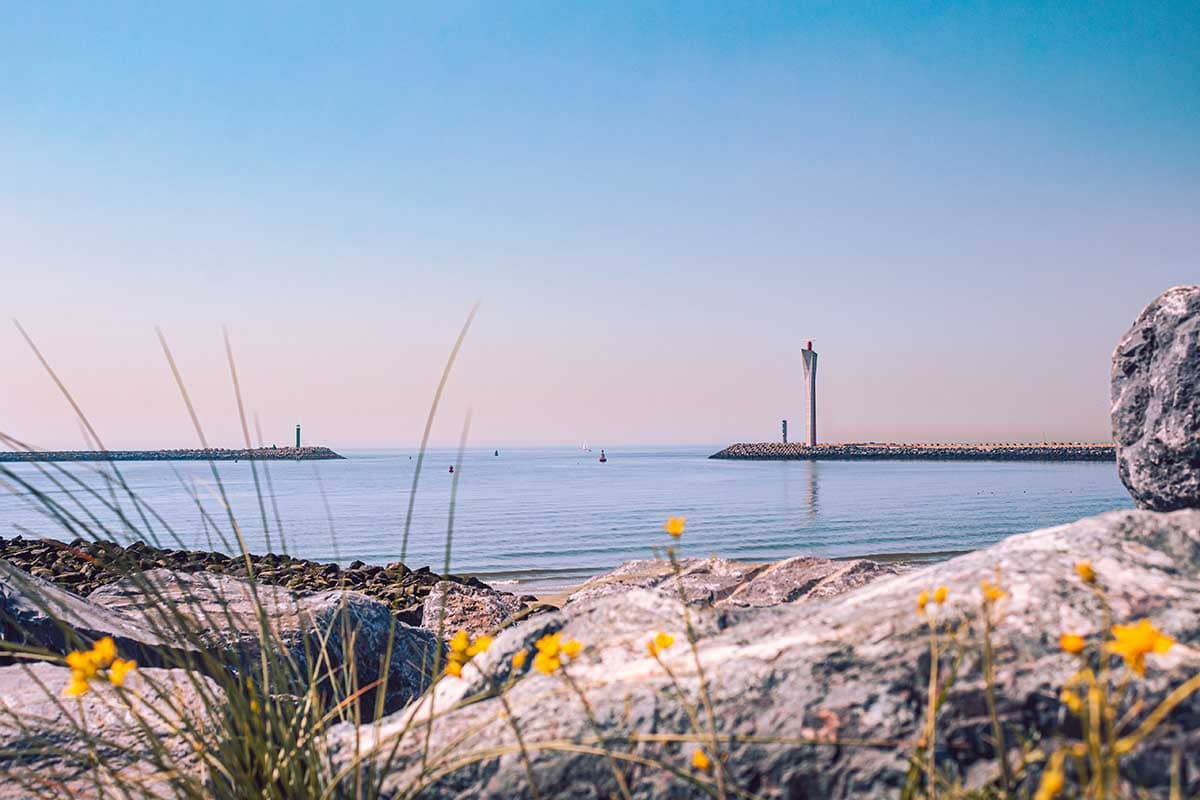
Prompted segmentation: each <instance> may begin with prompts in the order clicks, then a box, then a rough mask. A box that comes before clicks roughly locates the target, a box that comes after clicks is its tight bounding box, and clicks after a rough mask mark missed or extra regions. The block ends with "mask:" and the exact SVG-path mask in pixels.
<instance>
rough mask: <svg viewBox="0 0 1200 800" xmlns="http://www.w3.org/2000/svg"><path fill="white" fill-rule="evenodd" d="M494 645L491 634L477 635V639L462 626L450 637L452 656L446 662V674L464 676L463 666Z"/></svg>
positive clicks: (457, 676)
mask: <svg viewBox="0 0 1200 800" xmlns="http://www.w3.org/2000/svg"><path fill="white" fill-rule="evenodd" d="M491 646H492V637H491V636H476V637H475V641H471V637H470V636H469V635H467V632H466V631H465V630H462V629H461V628H460V629H459V630H458V632H457V633H455V634H454V636H452V637H451V638H450V656H449V659H450V660H449V662H448V663H447V664H446V674H447V675H453V676H454V677H456V678H461V677H462V668H463V667H464V666H465V665H466V663H467V662H468V661H470V660H471V659H472V658H474V657H475V656H477V655H479V654H480V653H482V652H485V651H486V650H487V649H488V648H489V647H491Z"/></svg>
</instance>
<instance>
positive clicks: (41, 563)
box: [0, 536, 535, 625]
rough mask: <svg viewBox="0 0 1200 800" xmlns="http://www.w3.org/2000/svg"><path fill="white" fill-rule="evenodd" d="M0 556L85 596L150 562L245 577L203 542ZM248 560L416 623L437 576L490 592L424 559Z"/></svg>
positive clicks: (266, 571)
mask: <svg viewBox="0 0 1200 800" xmlns="http://www.w3.org/2000/svg"><path fill="white" fill-rule="evenodd" d="M0 558H3V559H5V560H6V561H8V562H9V563H10V564H12V565H13V566H15V567H17V568H19V569H21V570H24V571H25V572H28V573H30V574H31V575H34V576H36V577H39V578H43V579H45V580H48V581H50V582H51V583H54V584H56V585H58V586H60V587H62V588H64V589H66V590H68V591H70V592H73V593H75V594H77V595H84V596H85V595H88V594H90V593H91V592H93V591H94V590H96V589H98V588H100V587H101V586H107V585H108V584H112V583H116V582H117V581H119V580H121V579H122V578H124V577H126V576H128V575H130V574H133V573H137V572H144V571H146V570H152V569H168V570H172V571H174V572H184V573H198V572H206V573H210V574H214V575H227V576H230V577H235V578H245V577H246V560H245V559H244V558H242V557H241V556H237V557H234V556H227V555H225V554H223V553H210V552H207V551H203V550H166V549H159V548H156V547H151V546H150V545H147V544H144V543H142V542H134V543H133V544H131V545H129V546H128V547H122V546H121V545H119V544H115V543H114V542H92V541H87V540H84V539H76V540H75V541H73V542H71V543H70V544H66V543H63V542H60V541H57V540H55V539H23V538H21V537H20V536H17V537H15V538H12V539H5V538H3V537H0ZM250 563H251V565H252V566H253V569H254V576H255V579H256V580H257V581H258V582H259V583H264V584H270V585H275V586H282V587H285V588H288V589H291V590H292V591H293V592H295V593H296V594H297V595H300V596H304V595H308V594H312V593H315V592H320V591H323V590H326V589H347V590H351V591H356V592H361V593H362V594H365V595H367V596H368V597H372V598H374V599H376V600H379V601H381V602H382V603H384V604H385V605H387V606H388V608H390V609H391V611H392V613H393V614H394V615H395V616H396V617H397V618H398V619H399V620H400V621H401V622H405V623H407V624H409V625H420V624H421V622H422V616H423V613H424V605H425V599H426V598H427V597H428V596H429V595H430V593H431V592H433V590H434V587H435V586H436V585H437V584H439V583H441V582H443V581H445V582H448V583H451V584H457V585H459V586H461V587H463V588H464V589H466V590H472V591H474V590H486V591H487V592H488V593H492V592H493V590H491V588H490V587H488V586H487V584H485V583H483V582H482V581H480V580H479V579H477V578H470V577H463V576H459V575H439V574H437V573H435V572H433V571H431V570H430V568H429V567H421V568H419V569H410V568H408V567H407V566H405V565H404V564H402V563H400V562H399V561H396V562H393V563H391V564H388V565H387V566H383V567H380V566H377V565H373V564H365V563H363V562H362V561H355V562H353V563H351V564H350V565H349V566H347V567H342V566H339V565H338V564H322V563H318V562H315V561H307V560H305V559H302V558H293V557H291V556H286V555H276V554H274V553H268V554H266V555H251V556H250ZM495 594H498V595H503V596H505V597H508V598H510V601H511V602H512V603H514V604H515V605H516V606H517V607H518V608H519V607H521V606H524V605H527V604H530V603H533V602H535V599H534V598H533V597H531V596H525V597H516V596H514V595H511V594H509V593H506V592H496V593H495Z"/></svg>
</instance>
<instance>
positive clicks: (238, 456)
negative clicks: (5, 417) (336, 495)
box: [0, 447, 346, 463]
mask: <svg viewBox="0 0 1200 800" xmlns="http://www.w3.org/2000/svg"><path fill="white" fill-rule="evenodd" d="M345 458H346V457H345V456H343V455H340V454H338V453H335V452H334V451H333V450H330V449H329V448H328V447H251V448H235V449H232V450H230V449H226V448H223V447H210V448H208V449H201V448H198V449H190V450H188V449H183V450H15V451H0V463H2V462H7V463H20V462H23V461H33V462H46V461H332V460H337V459H343V460H344V459H345Z"/></svg>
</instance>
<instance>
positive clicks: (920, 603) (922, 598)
mask: <svg viewBox="0 0 1200 800" xmlns="http://www.w3.org/2000/svg"><path fill="white" fill-rule="evenodd" d="M927 605H929V592H928V591H922V592H921V593H920V594H919V595H917V613H918V614H924V613H925V606H927Z"/></svg>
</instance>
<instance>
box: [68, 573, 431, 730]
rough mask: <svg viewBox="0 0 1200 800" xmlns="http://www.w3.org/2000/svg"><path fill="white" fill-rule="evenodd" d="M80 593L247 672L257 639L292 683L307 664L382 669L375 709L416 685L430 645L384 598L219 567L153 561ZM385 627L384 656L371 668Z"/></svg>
mask: <svg viewBox="0 0 1200 800" xmlns="http://www.w3.org/2000/svg"><path fill="white" fill-rule="evenodd" d="M88 599H89V600H90V601H91V602H93V603H95V604H96V605H99V606H103V607H105V608H107V609H111V610H112V611H115V612H117V613H119V614H120V615H122V616H123V617H125V618H128V619H133V620H136V621H138V622H139V623H140V624H141V625H142V626H144V627H146V628H150V629H152V630H161V631H179V630H181V629H183V630H188V631H189V632H190V638H191V639H192V640H194V641H195V642H197V643H198V645H199V646H201V647H203V648H205V649H206V650H210V651H214V652H217V653H220V654H221V656H222V658H223V659H224V660H227V661H229V662H231V663H232V664H234V665H236V666H237V667H238V669H239V671H241V672H243V673H244V674H247V675H255V674H256V673H257V669H256V668H257V665H258V664H259V662H260V658H261V654H262V653H263V651H264V639H265V640H266V644H267V648H266V649H267V650H268V652H269V653H278V654H282V659H281V663H282V664H283V665H290V669H284V670H282V672H283V674H284V675H285V676H286V677H288V678H290V679H291V680H292V681H294V682H295V683H296V684H298V685H299V686H300V687H303V686H304V685H305V684H306V682H307V680H308V678H307V675H308V673H309V670H310V668H312V667H314V666H319V668H320V669H321V671H322V673H326V675H327V680H328V681H334V682H336V683H337V684H338V685H347V684H346V683H345V682H346V680H347V677H346V675H345V672H344V670H345V669H346V668H347V667H348V666H349V665H350V664H351V663H353V664H354V666H355V676H354V681H356V683H355V684H354V685H356V686H357V687H366V686H369V685H371V684H372V683H374V682H375V681H376V680H378V679H382V678H385V677H386V680H387V683H386V693H385V701H384V710H385V711H392V710H395V709H397V708H399V707H401V706H402V705H404V704H405V703H407V702H408V701H409V700H411V699H412V698H413V697H415V696H416V695H418V694H420V693H421V692H422V691H423V690H424V689H425V687H426V686H427V685H428V682H429V672H430V670H431V668H432V664H433V660H434V655H435V652H436V649H437V648H438V647H440V645H439V644H438V643H437V641H436V639H435V637H434V636H433V634H431V633H429V632H428V631H424V630H421V629H419V628H414V627H410V626H408V625H405V624H404V623H401V622H396V621H395V620H394V618H393V616H392V614H391V612H390V611H389V610H388V607H387V606H385V605H384V604H383V603H381V602H379V601H377V600H373V599H371V598H369V597H367V596H366V595H363V594H359V593H358V592H346V591H340V590H329V591H324V592H317V593H315V594H310V595H303V596H301V595H298V594H296V593H294V592H291V591H289V590H288V589H286V588H284V587H281V586H269V585H262V584H258V585H254V584H251V583H250V582H248V581H245V580H241V579H238V578H234V577H230V576H228V575H213V574H209V573H203V572H200V573H181V572H172V571H170V570H165V569H156V570H151V571H149V572H146V573H142V574H141V575H137V576H130V577H127V578H122V579H121V580H120V581H117V582H116V583H112V584H109V585H107V586H104V587H101V588H100V589H97V590H96V591H94V592H92V593H91V594H90V595H89V596H88ZM260 608H261V609H262V616H260V613H259V609H260ZM264 631H265V634H264ZM389 636H391V637H392V644H391V661H390V663H389V665H388V668H387V669H386V670H381V662H382V660H383V657H384V654H385V653H386V652H387V645H388V640H389ZM322 654H323V657H324V659H326V660H325V661H322V660H321V658H322ZM280 671H281V670H276V672H280ZM329 672H332V673H333V675H332V677H330V676H328V673H329ZM292 688H295V687H294V686H288V685H276V686H272V687H269V689H270V690H271V691H289V690H291V689H292ZM326 688H327V689H328V688H329V686H326ZM362 700H363V702H362V703H361V706H360V707H361V709H362V710H363V712H364V713H365V714H366V715H367V716H368V717H370V716H372V715H371V714H370V713H367V712H368V711H369V709H371V708H373V707H374V700H375V694H374V692H368V693H366V694H364V695H363V698H362Z"/></svg>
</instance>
